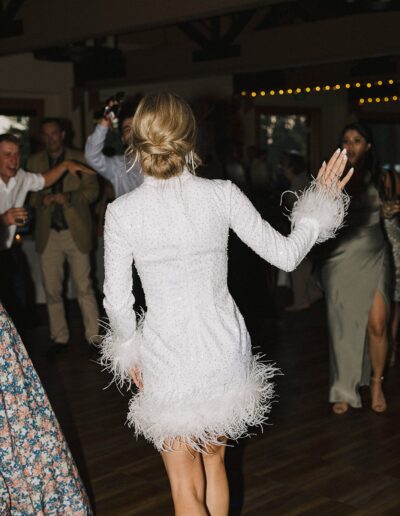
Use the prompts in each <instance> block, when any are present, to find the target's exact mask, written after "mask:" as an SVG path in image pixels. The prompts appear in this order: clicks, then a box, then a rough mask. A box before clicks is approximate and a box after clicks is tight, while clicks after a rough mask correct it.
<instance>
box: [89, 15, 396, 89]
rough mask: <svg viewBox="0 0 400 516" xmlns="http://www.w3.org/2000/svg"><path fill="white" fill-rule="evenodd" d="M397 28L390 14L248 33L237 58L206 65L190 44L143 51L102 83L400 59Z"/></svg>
mask: <svg viewBox="0 0 400 516" xmlns="http://www.w3.org/2000/svg"><path fill="white" fill-rule="evenodd" d="M399 27H400V12H396V13H393V12H392V13H371V14H359V15H356V16H351V17H350V16H349V17H346V18H341V19H329V20H322V21H318V22H314V23H309V24H307V30H306V31H305V26H304V25H291V26H285V27H279V28H276V29H270V30H263V31H248V32H246V33H243V37H242V38H241V39H239V42H240V46H241V55H240V56H237V57H232V58H229V59H216V60H211V61H207V62H194V61H193V59H192V52H193V50H194V49H195V48H196V47H195V45H194V44H192V45H187V46H184V45H182V44H178V43H177V44H175V45H170V46H164V47H162V46H160V47H158V48H153V49H144V50H143V51H137V52H131V53H128V54H127V77H126V78H125V79H122V80H121V81H114V82H110V83H103V84H104V85H105V84H107V86H111V85H116V84H122V83H124V82H125V84H135V83H137V84H140V83H141V82H143V83H144V82H157V81H163V80H174V79H180V78H185V77H188V78H189V77H196V76H197V77H208V76H210V75H226V74H233V73H246V72H256V71H261V70H285V69H287V68H292V69H295V68H301V67H304V66H310V65H319V64H322V63H338V62H346V61H354V60H359V59H364V58H371V57H379V56H392V55H393V56H396V55H400V38H399V37H398V30H399V29H398V28H399ZM378 35H379V37H378ZM326 66H328V65H326ZM334 73H335V65H334V64H333V65H332V74H333V75H334ZM95 86H96V87H99V83H96V84H95Z"/></svg>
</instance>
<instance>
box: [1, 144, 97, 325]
mask: <svg viewBox="0 0 400 516" xmlns="http://www.w3.org/2000/svg"><path fill="white" fill-rule="evenodd" d="M66 170H68V172H70V173H71V174H73V175H77V174H79V173H80V172H83V173H87V174H94V172H93V171H91V170H90V169H88V168H87V167H85V166H83V165H82V164H81V163H75V162H73V161H63V162H62V163H60V164H58V165H57V166H55V167H54V168H52V169H50V170H48V171H46V172H44V173H43V174H31V173H30V172H26V171H25V170H23V169H21V168H20V142H19V139H18V138H17V137H16V136H14V135H12V134H2V135H0V271H1V274H0V300H1V301H2V302H3V304H4V306H5V308H6V309H7V310H8V311H9V312H10V315H11V316H12V317H13V318H14V319H16V320H17V321H18V320H21V318H22V317H23V311H24V308H25V306H24V297H25V296H24V295H23V293H22V292H21V278H20V272H21V270H20V265H21V253H22V250H21V248H20V246H18V244H16V243H15V241H14V237H15V233H16V230H17V227H18V226H23V225H24V224H25V223H26V221H27V217H28V212H27V210H26V209H25V208H24V207H23V206H24V202H25V199H26V196H27V194H28V192H37V191H39V190H42V189H43V188H46V187H48V186H51V185H52V184H53V183H55V182H56V181H57V180H58V179H59V178H60V177H61V176H62V175H63V174H64V173H65V171H66Z"/></svg>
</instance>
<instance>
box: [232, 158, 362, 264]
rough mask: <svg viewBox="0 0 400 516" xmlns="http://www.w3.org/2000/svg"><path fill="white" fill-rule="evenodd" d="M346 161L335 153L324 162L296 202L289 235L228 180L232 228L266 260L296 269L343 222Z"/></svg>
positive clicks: (345, 197) (346, 197) (347, 177)
mask: <svg viewBox="0 0 400 516" xmlns="http://www.w3.org/2000/svg"><path fill="white" fill-rule="evenodd" d="M346 160H347V158H346V154H345V153H339V152H336V153H335V154H334V155H333V156H332V158H331V160H330V161H329V163H328V164H327V165H326V164H323V166H322V167H321V169H320V172H319V174H318V177H317V179H316V180H315V181H314V182H313V183H312V184H311V186H310V187H309V188H308V189H307V190H305V191H304V192H303V194H302V195H301V196H300V197H299V199H298V201H297V202H296V203H295V205H294V208H293V211H292V214H291V217H290V218H291V221H292V232H291V233H290V235H289V236H287V237H285V236H283V235H281V234H280V233H279V232H278V231H276V230H274V229H273V228H272V227H271V226H270V225H269V224H268V222H266V221H265V220H263V219H262V217H261V215H260V214H259V213H258V212H257V210H256V209H255V208H254V206H253V205H252V204H251V202H250V201H249V200H248V199H247V197H246V196H245V195H244V194H243V193H242V192H241V191H240V190H239V189H238V188H237V187H236V186H234V185H233V184H231V183H228V184H229V200H228V203H229V221H230V226H231V228H232V229H233V231H235V233H236V234H237V235H238V237H239V238H240V239H241V240H243V242H245V243H246V244H247V245H248V246H249V247H250V248H251V249H253V250H254V251H255V252H256V253H257V254H258V255H259V256H261V257H262V258H264V260H266V261H268V262H269V263H271V264H272V265H275V266H276V267H279V268H280V269H283V270H285V271H292V270H294V269H295V268H296V267H297V265H298V264H299V263H300V262H301V261H302V260H303V258H304V257H305V256H306V255H307V254H308V252H309V251H310V249H311V247H312V246H313V245H314V244H315V243H316V242H323V241H325V240H327V239H328V238H331V237H333V236H334V234H335V231H336V230H337V229H338V228H340V227H341V225H342V223H343V219H344V216H345V213H346V208H347V205H348V202H349V198H348V196H347V194H344V193H343V192H342V190H343V188H344V186H345V184H347V182H348V180H349V179H350V177H351V174H352V171H350V172H349V173H348V174H347V175H346V176H345V178H343V179H342V180H341V176H342V174H343V170H344V167H345V164H346Z"/></svg>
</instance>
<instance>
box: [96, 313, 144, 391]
mask: <svg viewBox="0 0 400 516" xmlns="http://www.w3.org/2000/svg"><path fill="white" fill-rule="evenodd" d="M101 325H102V327H103V328H105V330H106V333H105V335H103V336H101V343H100V344H99V348H100V358H99V364H100V365H102V366H103V367H104V369H105V370H107V371H108V372H109V373H111V374H112V376H113V381H114V382H115V383H116V384H117V385H118V387H120V388H121V387H123V386H124V384H127V385H128V388H130V387H131V385H132V377H131V374H130V372H131V370H132V369H133V368H134V367H139V366H140V364H139V358H138V355H139V349H140V343H141V340H142V332H141V324H140V325H138V327H137V328H136V331H135V334H134V336H133V337H132V338H131V339H129V340H126V341H124V342H121V341H120V340H119V339H118V337H117V335H116V333H115V332H113V330H112V328H111V326H110V325H109V324H108V323H106V322H104V321H101Z"/></svg>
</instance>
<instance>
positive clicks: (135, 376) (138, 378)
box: [131, 367, 143, 391]
mask: <svg viewBox="0 0 400 516" xmlns="http://www.w3.org/2000/svg"><path fill="white" fill-rule="evenodd" d="M131 377H132V380H133V383H134V384H135V385H136V387H137V388H138V389H139V390H140V391H141V390H142V389H143V379H142V371H141V370H140V369H139V368H138V367H134V368H133V369H131Z"/></svg>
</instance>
